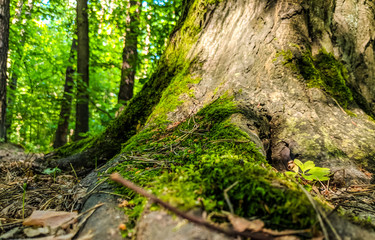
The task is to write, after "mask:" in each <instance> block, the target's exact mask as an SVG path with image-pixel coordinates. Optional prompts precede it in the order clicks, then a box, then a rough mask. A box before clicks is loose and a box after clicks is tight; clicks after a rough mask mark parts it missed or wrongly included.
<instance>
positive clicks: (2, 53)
mask: <svg viewBox="0 0 375 240" xmlns="http://www.w3.org/2000/svg"><path fill="white" fill-rule="evenodd" d="M9 14H10V13H9V0H1V1H0V139H3V140H5V141H6V119H5V117H6V109H7V78H8V77H7V59H8V48H9V18H10V15H9Z"/></svg>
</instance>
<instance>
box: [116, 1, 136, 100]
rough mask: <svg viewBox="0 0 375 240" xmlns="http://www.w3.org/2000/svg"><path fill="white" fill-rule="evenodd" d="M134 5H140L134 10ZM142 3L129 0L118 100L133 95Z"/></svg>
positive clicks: (127, 98) (126, 98) (128, 98)
mask: <svg viewBox="0 0 375 240" xmlns="http://www.w3.org/2000/svg"><path fill="white" fill-rule="evenodd" d="M134 7H138V8H137V9H136V10H135V11H134V12H132V10H133V9H134ZM140 8H141V6H140V3H139V2H138V1H129V4H128V9H129V13H128V16H127V19H126V32H125V46H124V49H123V53H122V66H121V82H120V89H119V94H118V102H119V103H121V102H126V101H129V100H130V99H131V98H132V97H133V88H134V78H135V74H136V71H137V62H138V52H137V44H138V32H139V29H138V28H139V15H140V10H141V9H140Z"/></svg>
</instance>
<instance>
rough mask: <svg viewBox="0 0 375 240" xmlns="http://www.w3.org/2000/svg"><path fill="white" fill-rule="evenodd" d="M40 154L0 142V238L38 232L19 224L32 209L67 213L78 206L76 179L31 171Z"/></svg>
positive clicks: (22, 236) (28, 235)
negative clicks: (27, 229) (26, 151)
mask: <svg viewBox="0 0 375 240" xmlns="http://www.w3.org/2000/svg"><path fill="white" fill-rule="evenodd" d="M40 156H41V155H40V154H33V153H25V152H24V150H23V149H22V147H20V146H17V145H13V144H7V143H5V144H1V145H0V221H1V222H0V239H7V238H11V239H14V238H31V237H33V236H34V235H38V234H37V233H34V232H30V231H29V232H28V231H24V230H25V229H24V227H22V223H23V221H24V219H25V218H27V217H29V216H30V215H31V214H32V213H33V212H34V211H35V210H48V209H52V210H55V211H65V212H71V211H74V210H75V208H77V207H78V205H79V204H78V201H77V200H78V198H79V196H80V195H79V193H80V192H82V191H80V189H79V188H78V185H76V183H77V182H78V181H79V179H78V178H76V177H75V176H73V175H68V174H59V173H58V172H55V173H50V174H35V173H34V172H33V171H32V170H31V168H32V163H33V161H34V160H35V159H36V158H38V157H40ZM4 233H8V234H4ZM9 233H11V234H9Z"/></svg>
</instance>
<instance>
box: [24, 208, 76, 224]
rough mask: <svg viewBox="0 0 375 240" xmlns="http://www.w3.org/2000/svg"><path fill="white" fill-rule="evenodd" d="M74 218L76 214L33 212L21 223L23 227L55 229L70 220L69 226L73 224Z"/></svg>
mask: <svg viewBox="0 0 375 240" xmlns="http://www.w3.org/2000/svg"><path fill="white" fill-rule="evenodd" d="M75 217H77V213H76V212H55V211H34V212H33V213H32V214H31V216H30V217H28V218H27V219H25V221H23V225H25V226H43V227H51V228H56V227H59V226H61V225H62V224H66V223H67V222H69V221H70V220H72V221H71V222H69V224H70V223H73V222H75V221H73V220H74V219H75ZM75 220H76V219H75Z"/></svg>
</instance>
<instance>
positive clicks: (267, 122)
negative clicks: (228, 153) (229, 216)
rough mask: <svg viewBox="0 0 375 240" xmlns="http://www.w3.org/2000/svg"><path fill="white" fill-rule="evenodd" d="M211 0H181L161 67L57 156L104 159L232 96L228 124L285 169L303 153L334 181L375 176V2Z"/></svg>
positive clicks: (341, 229)
mask: <svg viewBox="0 0 375 240" xmlns="http://www.w3.org/2000/svg"><path fill="white" fill-rule="evenodd" d="M209 2H210V3H211V4H207V1H205V0H194V1H193V0H186V1H184V4H185V5H184V6H185V11H184V12H183V14H182V19H181V21H180V23H179V24H178V27H177V28H176V31H174V33H173V34H172V36H171V38H170V42H169V45H168V47H167V49H166V51H165V53H164V56H163V57H162V58H161V60H160V63H159V66H158V69H157V71H156V72H155V73H154V75H153V76H152V77H151V79H150V80H149V81H148V82H147V83H146V84H145V86H144V88H143V89H142V91H141V92H140V93H139V94H138V95H136V96H135V97H134V98H133V100H131V101H130V104H129V105H128V106H127V107H126V109H125V111H124V112H123V113H122V114H121V115H120V116H119V117H118V118H117V119H115V120H114V121H113V122H112V123H111V124H110V126H109V127H108V128H107V129H106V131H105V132H104V133H103V134H102V135H100V136H98V137H96V138H94V139H92V140H91V141H88V142H79V143H77V144H75V145H72V146H71V148H62V149H60V150H59V151H57V152H56V153H57V154H61V155H64V154H65V156H66V155H69V154H70V153H72V152H73V153H75V155H73V156H70V157H67V158H66V159H69V160H74V161H75V162H77V159H85V162H86V164H88V165H90V164H91V165H92V164H93V163H88V162H87V161H89V160H90V159H93V158H94V157H96V158H97V159H98V162H100V161H105V159H110V158H112V157H113V156H114V155H115V154H116V153H119V151H120V149H121V144H122V143H125V145H124V146H126V142H127V141H128V140H129V139H130V138H131V137H132V136H135V135H136V134H137V132H139V131H140V130H142V127H143V126H146V127H152V126H154V125H153V124H155V125H156V126H158V127H159V126H160V122H162V123H166V122H167V123H168V122H169V123H176V125H178V124H179V123H181V122H183V121H184V120H187V119H190V118H191V116H193V115H194V114H195V113H197V112H198V111H199V110H201V109H203V107H204V106H207V105H208V104H210V103H212V102H213V101H215V100H217V99H218V98H219V97H221V96H225V95H227V96H228V95H229V96H232V97H233V101H234V102H235V103H236V104H237V105H238V106H239V107H240V109H241V113H237V114H236V115H233V116H232V117H231V122H232V123H233V124H235V125H236V126H237V127H238V128H240V129H241V130H243V132H246V133H247V135H248V136H249V138H250V139H251V140H252V141H253V142H254V143H256V144H257V145H258V147H259V148H260V152H261V153H263V154H264V155H265V156H266V157H267V160H268V162H269V163H271V164H273V165H274V166H275V167H277V168H278V169H279V170H284V169H285V165H286V163H287V161H289V160H292V159H295V158H298V159H300V160H302V161H307V160H312V161H314V162H315V163H316V164H317V165H319V166H323V167H329V168H330V169H331V170H332V171H333V172H335V174H334V178H335V180H336V183H339V182H338V181H342V184H344V185H345V184H346V185H349V184H358V183H369V182H371V181H372V175H371V174H372V173H374V172H375V171H374V170H375V165H374V160H375V159H374V156H375V146H374V145H373V142H374V141H375V134H374V133H375V131H374V130H375V122H374V120H372V119H371V116H374V113H375V108H374V100H373V97H374V91H375V90H374V88H373V85H374V84H375V83H374V78H373V76H374V72H375V64H374V62H375V59H374V39H375V21H374V19H375V18H374V15H375V4H374V3H373V2H370V1H356V0H329V1H322V0H309V1H302V0H280V1H274V0H269V1H263V0H244V1H237V0H223V1H209ZM328 80H330V81H328ZM325 81H328V82H325ZM176 89H178V90H176ZM338 90H340V91H338ZM176 95H178V96H176ZM193 120H194V119H193ZM193 120H192V121H193ZM213 121H214V120H213ZM171 129H172V130H171V131H173V127H172V128H171ZM205 130H206V131H210V129H205ZM135 138H136V137H135ZM146 140H147V141H145V142H148V141H149V139H146ZM131 143H132V142H130V143H129V142H128V144H129V145H131ZM135 143H138V142H137V141H136V140H135ZM133 144H134V142H133ZM72 149H75V151H71V150H72ZM77 149H78V151H77ZM78 152H79V153H78ZM67 153H68V154H67ZM244 154H245V153H244ZM118 157H119V158H120V157H121V155H118ZM218 158H220V157H218ZM59 162H60V163H61V164H63V163H62V162H63V160H59ZM66 166H67V164H66ZM241 170H242V169H241ZM340 174H341V175H340ZM274 187H275V188H277V184H276V185H275V186H274ZM265 195H267V192H266V193H265ZM156 219H160V218H156ZM156 221H158V220H156ZM154 222H155V221H154ZM154 222H152V223H151V224H154ZM143 223H145V224H144V225H142V222H141V224H140V226H145V225H147V224H149V223H147V222H143ZM348 226H349V225H347V224H346V223H345V222H344V223H341V224H340V227H338V229H339V234H340V235H342V236H343V237H344V236H348V237H349V236H350V237H354V238H355V237H356V236H360V235H356V234H357V233H355V234H354V235H356V236H354V235H353V232H354V231H350V230H348V229H349V228H348ZM145 231H147V230H145ZM358 231H361V230H358ZM159 232H160V229H157V230H155V231H154V230H152V229H150V231H149V232H146V234H147V235H150V236H155V235H156V234H157V233H159ZM140 236H142V235H140Z"/></svg>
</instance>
